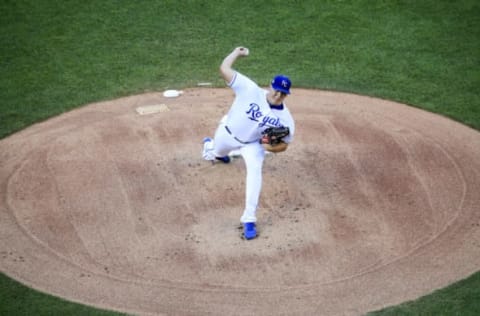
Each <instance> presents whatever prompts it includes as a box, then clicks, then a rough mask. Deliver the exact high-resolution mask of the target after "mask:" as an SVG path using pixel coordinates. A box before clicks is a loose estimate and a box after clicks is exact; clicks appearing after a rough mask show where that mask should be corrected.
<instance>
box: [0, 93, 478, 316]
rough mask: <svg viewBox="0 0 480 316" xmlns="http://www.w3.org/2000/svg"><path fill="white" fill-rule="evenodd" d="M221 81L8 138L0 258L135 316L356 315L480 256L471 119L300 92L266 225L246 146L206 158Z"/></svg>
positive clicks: (463, 272) (435, 284) (223, 100)
mask: <svg viewBox="0 0 480 316" xmlns="http://www.w3.org/2000/svg"><path fill="white" fill-rule="evenodd" d="M232 99H233V95H232V92H231V91H230V90H229V89H207V88H205V89H192V90H186V91H185V92H184V93H183V94H182V95H181V96H180V97H178V98H165V97H164V96H163V95H162V94H161V93H149V94H144V95H138V96H133V97H128V98H122V99H119V100H114V101H108V102H100V103H96V104H91V105H88V106H85V107H83V108H80V109H77V110H75V111H72V112H69V113H66V114H64V115H61V116H58V117H55V118H53V119H51V120H49V121H46V122H43V123H40V124H36V125H34V126H31V127H30V128H27V129H26V130H24V131H22V132H20V133H18V134H15V135H13V136H11V137H8V138H6V139H3V140H1V141H0V161H1V166H0V240H1V246H0V269H1V271H2V272H4V273H6V274H8V275H9V276H11V277H13V278H15V279H17V280H20V281H21V282H23V283H26V284H28V285H30V286H32V287H34V288H36V289H39V290H41V291H45V292H49V293H53V294H54V295H58V296H61V297H64V298H67V299H70V300H73V301H77V302H82V303H86V304H89V305H95V306H99V307H104V308H111V309H115V310H121V311H127V312H132V313H135V314H168V315H207V314H208V315H210V314H216V315H232V314H235V315H258V314H261V315H265V314H268V315H282V314H283V315H359V314H362V313H364V312H367V311H370V310H375V309H379V308H382V307H384V306H386V305H391V304H397V303H400V302H402V301H405V300H409V299H414V298H417V297H419V296H421V295H424V294H426V293H428V292H431V291H432V290H434V289H436V288H439V287H443V286H445V285H447V284H449V283H451V282H453V281H456V280H458V279H460V278H464V277H466V276H468V275H469V274H471V273H472V272H474V271H477V270H478V269H480V227H479V226H480V212H479V205H480V194H479V192H480V159H479V157H480V133H478V132H477V131H474V130H472V129H470V128H468V127H465V126H463V125H461V124H458V123H455V122H453V121H451V120H449V119H446V118H444V117H441V116H437V115H434V114H431V113H427V112H424V111H421V110H418V109H415V108H411V107H408V106H405V105H401V104H397V103H394V102H388V101H384V100H379V99H374V98H369V97H362V96H357V95H351V94H345V93H333V92H324V91H313V90H302V89H296V90H293V93H292V95H291V96H290V97H289V98H288V99H287V103H288V106H289V108H290V110H291V112H292V115H293V116H294V118H295V120H296V126H297V134H296V136H295V140H294V142H293V143H292V144H291V145H290V147H289V149H288V150H287V151H286V152H285V153H281V154H276V155H274V154H272V155H269V156H267V159H266V160H265V165H264V182H263V191H262V196H261V202H260V208H259V210H258V213H257V215H258V218H259V221H258V229H259V233H260V236H259V237H258V238H257V239H255V240H252V241H245V240H242V239H241V238H240V235H241V230H239V229H238V228H237V226H238V223H239V218H240V215H241V214H242V211H243V205H244V195H245V193H244V190H245V188H244V186H245V171H244V164H243V161H242V158H236V159H234V160H233V161H232V163H230V164H228V165H224V164H215V165H212V164H211V163H208V162H205V161H203V160H202V159H201V149H202V139H203V138H204V137H205V136H213V132H214V130H215V128H216V126H217V122H218V121H219V119H220V118H221V117H222V116H223V115H224V114H225V113H226V111H227V110H228V108H229V106H230V103H231V101H232Z"/></svg>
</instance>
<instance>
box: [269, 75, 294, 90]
mask: <svg viewBox="0 0 480 316" xmlns="http://www.w3.org/2000/svg"><path fill="white" fill-rule="evenodd" d="M291 85H292V82H291V81H290V78H288V77H287V76H284V75H278V76H275V78H273V80H272V88H273V89H275V90H277V91H280V92H283V93H286V94H290V86H291Z"/></svg>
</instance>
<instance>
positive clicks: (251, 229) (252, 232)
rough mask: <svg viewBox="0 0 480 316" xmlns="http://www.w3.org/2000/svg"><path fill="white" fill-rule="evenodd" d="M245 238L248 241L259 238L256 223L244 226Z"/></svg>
mask: <svg viewBox="0 0 480 316" xmlns="http://www.w3.org/2000/svg"><path fill="white" fill-rule="evenodd" d="M243 236H244V237H245V239H247V240H250V239H253V238H255V237H257V229H256V225H255V223H245V224H243Z"/></svg>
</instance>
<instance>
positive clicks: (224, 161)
mask: <svg viewBox="0 0 480 316" xmlns="http://www.w3.org/2000/svg"><path fill="white" fill-rule="evenodd" d="M215 159H217V160H220V161H222V162H223V163H229V162H230V157H228V156H224V157H215Z"/></svg>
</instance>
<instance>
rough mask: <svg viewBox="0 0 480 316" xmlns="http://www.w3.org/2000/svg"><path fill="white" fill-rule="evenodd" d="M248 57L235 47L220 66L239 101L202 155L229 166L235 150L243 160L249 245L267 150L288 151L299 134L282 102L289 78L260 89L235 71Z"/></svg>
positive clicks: (243, 219)
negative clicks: (230, 154)
mask: <svg viewBox="0 0 480 316" xmlns="http://www.w3.org/2000/svg"><path fill="white" fill-rule="evenodd" d="M248 54H249V50H248V49H247V48H245V47H237V48H235V49H234V50H233V51H232V52H231V53H230V54H229V55H228V56H226V57H225V59H224V60H223V62H222V63H221V65H220V74H221V76H222V77H223V79H224V80H225V82H226V83H227V85H228V86H229V87H230V88H232V89H233V91H234V92H235V99H234V100H233V104H232V106H231V107H230V110H229V112H228V114H227V115H226V117H224V119H222V120H221V121H220V124H219V126H218V127H217V130H216V132H215V137H214V139H211V138H209V137H206V138H205V139H204V145H203V153H202V155H203V158H204V159H205V160H211V161H222V162H224V163H229V162H230V157H229V156H228V154H229V153H230V152H231V151H234V150H235V151H239V152H240V154H241V156H242V158H243V160H244V161H245V166H246V171H247V172H246V174H247V175H246V177H247V178H246V192H245V193H246V194H245V195H246V197H245V209H244V212H243V215H242V216H241V218H240V222H241V223H242V225H243V234H244V237H245V238H246V239H247V240H249V239H253V238H255V237H257V228H256V222H257V217H256V211H257V205H258V200H259V197H260V192H261V188H262V166H263V161H264V158H265V150H268V151H271V152H275V153H278V152H282V151H285V150H286V149H287V147H288V144H289V143H290V142H291V141H292V140H293V135H294V133H295V123H294V121H293V118H292V116H291V114H290V111H289V110H288V108H287V107H286V105H285V102H284V100H285V98H286V97H287V96H288V95H289V94H290V86H291V81H290V79H289V78H288V77H287V76H284V75H277V76H275V77H274V78H273V80H272V82H271V85H270V87H269V88H268V89H267V90H265V89H263V88H260V87H259V86H258V85H257V84H256V83H255V82H254V81H252V80H251V79H250V78H248V77H247V76H245V75H243V74H241V73H239V72H238V71H236V70H234V69H233V68H232V66H233V64H234V63H235V61H236V60H237V59H238V58H239V57H245V56H248Z"/></svg>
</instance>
